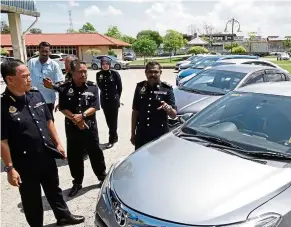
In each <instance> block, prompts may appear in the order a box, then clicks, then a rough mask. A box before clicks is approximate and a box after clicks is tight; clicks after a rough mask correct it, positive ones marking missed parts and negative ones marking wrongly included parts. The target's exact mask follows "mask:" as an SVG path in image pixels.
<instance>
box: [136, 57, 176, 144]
mask: <svg viewBox="0 0 291 227" xmlns="http://www.w3.org/2000/svg"><path fill="white" fill-rule="evenodd" d="M145 74H146V77H147V80H145V81H142V82H139V83H138V84H137V86H136V89H135V93H134V98H133V105H132V118H131V139H130V141H131V143H132V144H133V145H134V146H135V149H138V148H140V147H141V146H143V145H144V144H146V143H148V142H150V141H152V140H154V139H157V138H158V137H160V136H162V135H163V134H165V133H167V132H169V124H168V117H170V118H172V119H174V118H176V116H177V112H176V109H177V107H176V105H175V96H174V93H173V88H172V86H171V85H170V84H168V83H166V82H162V81H161V79H160V77H161V74H162V68H161V65H160V64H159V63H158V62H155V61H153V62H148V63H147V65H146V69H145Z"/></svg>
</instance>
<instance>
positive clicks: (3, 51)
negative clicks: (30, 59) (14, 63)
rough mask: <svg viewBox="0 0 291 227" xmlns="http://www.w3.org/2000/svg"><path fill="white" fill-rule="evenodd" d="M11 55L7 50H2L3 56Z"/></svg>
mask: <svg viewBox="0 0 291 227" xmlns="http://www.w3.org/2000/svg"><path fill="white" fill-rule="evenodd" d="M8 54H9V52H8V50H6V49H5V48H1V55H5V56H6V55H8Z"/></svg>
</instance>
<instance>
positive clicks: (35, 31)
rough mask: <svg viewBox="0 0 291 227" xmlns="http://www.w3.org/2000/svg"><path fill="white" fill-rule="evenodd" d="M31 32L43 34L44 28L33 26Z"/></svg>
mask: <svg viewBox="0 0 291 227" xmlns="http://www.w3.org/2000/svg"><path fill="white" fill-rule="evenodd" d="M29 32H30V33H32V34H41V33H42V30H41V29H40V28H32V29H30V30H29Z"/></svg>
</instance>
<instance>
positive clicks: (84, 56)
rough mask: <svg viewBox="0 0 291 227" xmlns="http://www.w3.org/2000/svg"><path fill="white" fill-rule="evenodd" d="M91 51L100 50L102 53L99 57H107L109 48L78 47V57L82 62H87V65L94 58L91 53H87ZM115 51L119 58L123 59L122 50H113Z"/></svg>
mask: <svg viewBox="0 0 291 227" xmlns="http://www.w3.org/2000/svg"><path fill="white" fill-rule="evenodd" d="M89 49H98V50H100V53H99V54H97V55H107V54H108V51H109V46H79V47H78V57H79V59H81V60H82V61H85V62H86V63H91V61H92V58H93V56H92V55H91V54H90V53H86V51H87V50H89ZM111 50H113V51H114V52H115V53H116V55H117V58H120V59H122V48H120V49H111Z"/></svg>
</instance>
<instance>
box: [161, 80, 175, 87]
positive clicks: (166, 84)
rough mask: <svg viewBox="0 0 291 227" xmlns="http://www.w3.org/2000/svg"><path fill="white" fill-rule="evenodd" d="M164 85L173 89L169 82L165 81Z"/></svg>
mask: <svg viewBox="0 0 291 227" xmlns="http://www.w3.org/2000/svg"><path fill="white" fill-rule="evenodd" d="M162 84H163V85H164V86H166V87H169V88H171V87H173V86H172V85H171V84H169V83H168V82H165V81H163V82H162Z"/></svg>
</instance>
